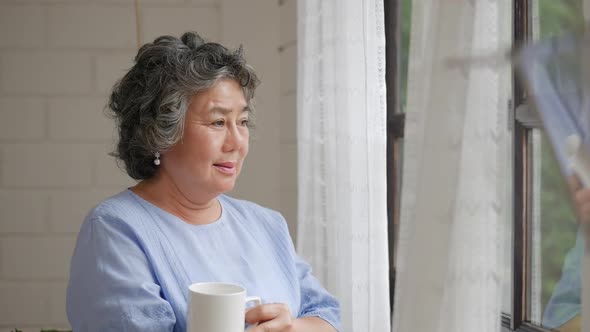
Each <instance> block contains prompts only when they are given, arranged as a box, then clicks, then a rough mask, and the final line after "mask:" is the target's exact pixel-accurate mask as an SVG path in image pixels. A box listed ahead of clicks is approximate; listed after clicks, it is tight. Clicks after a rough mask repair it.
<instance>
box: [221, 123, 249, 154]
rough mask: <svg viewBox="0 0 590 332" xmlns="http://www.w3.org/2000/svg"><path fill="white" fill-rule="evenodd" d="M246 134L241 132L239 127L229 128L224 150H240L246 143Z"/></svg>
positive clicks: (232, 126)
mask: <svg viewBox="0 0 590 332" xmlns="http://www.w3.org/2000/svg"><path fill="white" fill-rule="evenodd" d="M244 139H245V137H244V134H243V133H242V132H240V128H238V126H237V125H231V126H229V127H228V128H227V134H226V136H225V144H224V148H225V150H226V151H231V150H235V149H237V148H239V147H240V146H241V145H242V144H243V142H244Z"/></svg>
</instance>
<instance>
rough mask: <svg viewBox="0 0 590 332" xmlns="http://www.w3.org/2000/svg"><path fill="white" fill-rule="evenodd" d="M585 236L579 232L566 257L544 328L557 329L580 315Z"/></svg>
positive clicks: (550, 301) (544, 318)
mask: <svg viewBox="0 0 590 332" xmlns="http://www.w3.org/2000/svg"><path fill="white" fill-rule="evenodd" d="M583 255H584V236H583V234H582V231H579V232H578V236H577V239H576V245H575V247H573V248H572V249H570V251H569V252H568V253H567V255H566V256H565V260H564V263H563V270H562V273H561V279H560V280H559V282H558V283H557V286H556V287H555V289H553V294H552V295H551V299H550V300H549V303H548V304H547V307H546V308H545V312H544V313H543V321H542V324H543V326H544V327H548V328H552V329H553V328H557V327H559V326H561V325H563V324H565V323H567V322H568V321H569V320H571V319H572V318H574V317H575V316H577V315H579V314H580V306H581V303H582V302H581V301H582V299H581V293H582V279H581V278H582V272H581V271H582V256H583Z"/></svg>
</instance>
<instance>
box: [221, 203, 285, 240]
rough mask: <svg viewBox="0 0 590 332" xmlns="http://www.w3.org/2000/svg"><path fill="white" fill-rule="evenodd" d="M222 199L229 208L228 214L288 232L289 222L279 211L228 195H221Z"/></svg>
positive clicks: (223, 204) (225, 206)
mask: <svg viewBox="0 0 590 332" xmlns="http://www.w3.org/2000/svg"><path fill="white" fill-rule="evenodd" d="M220 200H221V204H222V206H223V207H224V209H227V210H229V213H228V214H230V215H232V216H234V217H236V218H238V219H242V220H243V221H244V222H251V223H254V224H256V225H258V226H263V225H267V226H270V227H271V228H273V229H275V231H276V230H280V231H287V232H288V227H287V222H286V220H285V218H284V217H283V215H282V214H281V213H280V212H278V211H275V210H273V209H270V208H267V207H264V206H262V205H260V204H257V203H254V202H251V201H247V200H243V199H238V198H233V197H230V196H227V195H221V196H220Z"/></svg>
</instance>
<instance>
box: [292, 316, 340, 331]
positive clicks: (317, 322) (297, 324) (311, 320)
mask: <svg viewBox="0 0 590 332" xmlns="http://www.w3.org/2000/svg"><path fill="white" fill-rule="evenodd" d="M293 332H337V331H336V329H335V328H334V327H333V326H332V325H330V324H329V323H328V322H326V321H325V320H323V319H321V318H318V317H302V318H297V319H296V320H295V321H294V322H293Z"/></svg>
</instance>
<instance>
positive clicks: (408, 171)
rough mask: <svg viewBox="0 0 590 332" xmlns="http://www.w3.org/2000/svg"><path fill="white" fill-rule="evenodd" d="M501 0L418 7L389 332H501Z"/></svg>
mask: <svg viewBox="0 0 590 332" xmlns="http://www.w3.org/2000/svg"><path fill="white" fill-rule="evenodd" d="M509 5H510V4H509V3H508V2H504V1H470V0H424V1H413V7H412V30H411V37H410V55H409V73H408V77H409V81H408V105H407V115H406V128H405V137H404V144H405V146H404V165H403V173H402V174H403V176H404V180H403V183H404V185H403V187H402V202H401V226H400V235H399V242H398V248H399V250H398V258H397V259H398V266H397V280H396V289H395V305H394V309H395V311H394V318H393V322H394V323H393V331H395V332H410V331H439V332H448V331H457V332H461V331H465V332H467V331H489V332H497V331H500V314H501V310H500V303H501V302H500V301H501V294H502V292H501V291H502V289H501V278H502V273H501V268H502V264H501V250H500V249H501V245H500V243H501V242H503V241H501V240H502V239H503V237H502V234H501V233H502V229H503V227H504V225H503V223H502V217H503V215H505V214H506V211H505V205H504V203H505V202H506V194H505V193H506V189H507V186H506V185H505V183H504V181H505V180H506V179H505V175H506V174H507V172H506V171H505V167H506V165H507V164H508V163H507V161H508V160H510V159H509V158H507V148H508V146H509V144H510V142H509V141H508V138H509V137H510V135H509V134H508V133H507V132H506V130H507V119H506V113H507V102H508V99H507V98H508V95H509V91H510V89H509V85H508V83H507V82H509V79H508V78H507V76H506V75H505V74H506V73H509V71H508V69H509V68H500V67H494V66H470V65H467V64H464V65H456V64H455V65H454V66H453V65H451V64H450V62H449V59H452V58H453V57H457V56H466V55H467V56H469V55H473V54H476V55H477V54H480V55H481V54H489V53H490V52H493V53H495V52H497V51H498V50H499V49H502V47H506V46H509V45H510V44H509V43H505V42H506V41H509V40H510V35H509V33H510V31H506V30H504V29H503V28H502V24H503V20H504V19H505V18H506V13H507V12H506V10H507V6H509Z"/></svg>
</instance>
